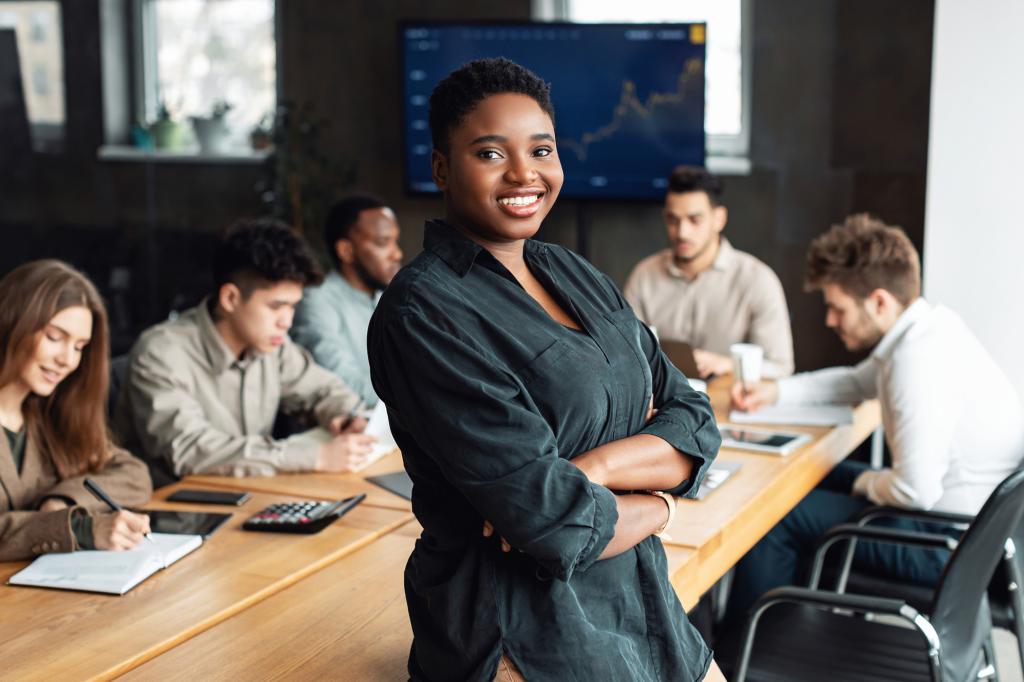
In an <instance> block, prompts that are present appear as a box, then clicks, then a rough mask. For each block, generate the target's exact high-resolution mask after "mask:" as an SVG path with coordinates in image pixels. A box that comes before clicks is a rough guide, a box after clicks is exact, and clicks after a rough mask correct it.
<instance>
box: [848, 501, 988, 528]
mask: <svg viewBox="0 0 1024 682" xmlns="http://www.w3.org/2000/svg"><path fill="white" fill-rule="evenodd" d="M882 518H891V519H912V520H914V521H925V522H929V523H948V524H950V525H951V526H957V527H958V529H960V530H966V528H967V526H969V525H971V523H972V522H973V521H974V517H973V516H971V515H969V514H956V513H953V512H943V511H928V510H925V509H904V508H902V507H886V506H875V507H868V508H867V509H864V510H862V511H861V512H860V513H859V514H857V516H855V517H854V523H856V524H857V525H859V526H863V525H866V524H868V523H870V522H871V521H874V520H875V519H882Z"/></svg>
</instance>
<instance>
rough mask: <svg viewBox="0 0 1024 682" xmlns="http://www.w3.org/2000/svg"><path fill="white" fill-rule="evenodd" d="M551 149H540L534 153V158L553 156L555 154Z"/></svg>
mask: <svg viewBox="0 0 1024 682" xmlns="http://www.w3.org/2000/svg"><path fill="white" fill-rule="evenodd" d="M554 151H555V150H553V149H552V148H551V147H539V148H538V149H535V150H534V151H533V155H534V156H551V154H553V153H554Z"/></svg>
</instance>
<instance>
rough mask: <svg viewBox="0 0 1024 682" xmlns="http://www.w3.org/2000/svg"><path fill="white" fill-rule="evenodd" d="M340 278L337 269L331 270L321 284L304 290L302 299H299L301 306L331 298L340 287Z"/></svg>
mask: <svg viewBox="0 0 1024 682" xmlns="http://www.w3.org/2000/svg"><path fill="white" fill-rule="evenodd" d="M340 280H341V275H339V274H338V272H337V271H336V270H331V271H330V272H329V273H327V275H326V276H324V280H323V281H322V282H320V284H314V285H311V286H308V287H306V288H305V289H303V290H302V300H301V301H299V306H300V307H301V306H303V305H309V304H316V303H320V302H323V301H327V300H329V299H330V297H331V296H333V295H334V294H335V293H336V292H337V291H338V290H339V289H340V287H341V284H340Z"/></svg>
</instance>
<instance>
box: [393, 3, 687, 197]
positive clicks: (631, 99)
mask: <svg viewBox="0 0 1024 682" xmlns="http://www.w3.org/2000/svg"><path fill="white" fill-rule="evenodd" d="M400 36H401V42H402V48H403V49H402V74H403V80H404V124H405V177H406V189H407V190H408V191H410V192H413V193H429V192H436V191H437V187H436V186H435V185H434V183H433V181H432V180H431V177H430V153H431V150H432V145H431V142H430V130H429V127H428V125H427V116H428V100H429V98H430V93H431V91H432V90H433V89H434V86H435V85H436V84H437V83H438V81H440V80H441V79H442V78H444V77H445V76H446V75H448V74H449V73H450V72H451V71H453V70H455V69H457V68H458V67H459V66H461V65H462V64H464V63H466V62H468V61H471V60H473V59H479V58H482V57H507V58H509V59H511V60H512V61H514V62H517V63H519V64H522V65H523V66H525V67H527V68H529V69H530V70H532V71H534V72H535V73H536V74H538V75H539V76H541V77H542V78H543V79H544V80H546V81H548V82H549V83H550V84H551V99H552V102H553V104H554V107H555V119H556V120H555V130H556V135H557V138H558V154H559V157H560V158H561V162H562V167H563V168H564V170H565V185H564V186H563V188H562V196H563V197H569V198H607V199H658V198H660V197H662V196H663V195H664V193H665V186H666V184H665V181H666V177H667V176H668V174H669V172H670V171H671V170H672V168H673V167H674V166H677V165H679V164H688V165H695V166H702V165H704V59H705V44H704V43H705V25H704V24H700V23H698V24H536V23H534V24H494V25H490V24H458V25H455V24H414V23H409V24H404V25H402V27H401V28H400Z"/></svg>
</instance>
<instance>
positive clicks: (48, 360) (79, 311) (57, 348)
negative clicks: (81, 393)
mask: <svg viewBox="0 0 1024 682" xmlns="http://www.w3.org/2000/svg"><path fill="white" fill-rule="evenodd" d="M91 339H92V312H91V311H90V310H89V309H88V308H86V307H84V306H72V307H70V308H65V309H64V310H62V311H60V312H59V313H57V314H56V315H54V316H53V319H52V320H50V322H49V323H48V324H47V325H46V326H45V327H43V329H42V331H40V332H39V333H38V334H36V348H35V353H33V354H32V357H31V358H29V361H28V362H27V363H25V367H24V368H22V370H21V377H20V378H21V382H22V384H23V385H24V386H25V387H26V388H28V389H29V390H30V391H31V392H32V393H35V394H36V395H41V396H48V395H50V394H51V393H53V391H54V389H56V388H57V384H59V383H60V382H61V381H63V380H64V379H65V378H66V377H67V376H68V375H69V374H71V373H72V372H74V371H75V370H76V369H77V368H78V365H79V363H80V362H81V361H82V351H83V350H85V347H86V346H87V345H89V341H90V340H91Z"/></svg>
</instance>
